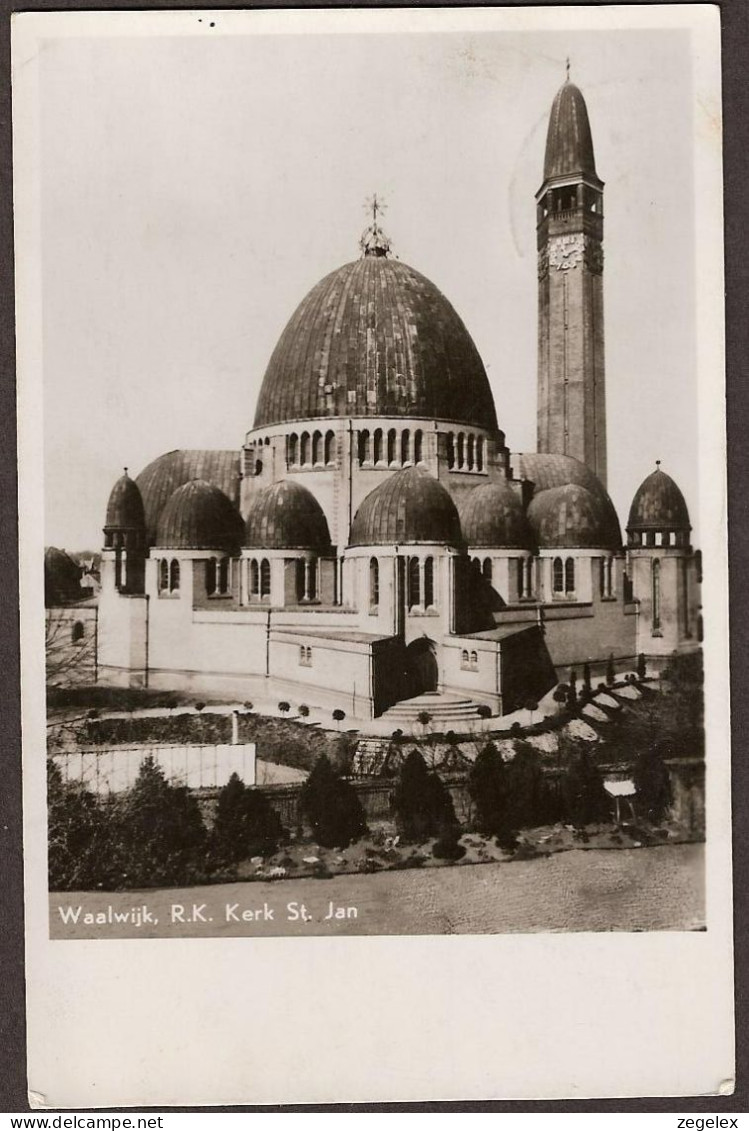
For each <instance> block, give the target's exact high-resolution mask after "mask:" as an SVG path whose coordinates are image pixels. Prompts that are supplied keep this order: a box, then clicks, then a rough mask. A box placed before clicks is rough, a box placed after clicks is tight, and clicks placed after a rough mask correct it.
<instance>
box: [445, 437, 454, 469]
mask: <svg viewBox="0 0 749 1131" xmlns="http://www.w3.org/2000/svg"><path fill="white" fill-rule="evenodd" d="M447 466H448V468H449V469H450V470H451V471H452V469H453V468H454V467H455V437H454V436H453V434H452V432H448V433H447Z"/></svg>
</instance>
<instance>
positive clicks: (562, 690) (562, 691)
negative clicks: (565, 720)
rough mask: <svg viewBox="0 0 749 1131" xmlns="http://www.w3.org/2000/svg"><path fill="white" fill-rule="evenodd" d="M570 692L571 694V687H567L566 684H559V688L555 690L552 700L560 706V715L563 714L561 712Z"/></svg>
mask: <svg viewBox="0 0 749 1131" xmlns="http://www.w3.org/2000/svg"><path fill="white" fill-rule="evenodd" d="M569 692H570V689H569V687H568V686H567V684H566V683H558V684H557V686H556V687H555V688H554V694H553V695H552V699H553V700H554V702H555V703H558V704H559V711H560V713H561V710H562V708H563V706H564V704H565V703H566V702H567V699H568V696H569Z"/></svg>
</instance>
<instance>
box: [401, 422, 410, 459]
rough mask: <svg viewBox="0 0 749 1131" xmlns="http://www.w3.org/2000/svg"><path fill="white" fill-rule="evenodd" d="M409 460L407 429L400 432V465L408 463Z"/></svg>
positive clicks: (408, 434)
mask: <svg viewBox="0 0 749 1131" xmlns="http://www.w3.org/2000/svg"><path fill="white" fill-rule="evenodd" d="M410 459H411V433H410V432H409V430H408V429H407V428H404V429H403V431H402V432H401V463H409V461H410Z"/></svg>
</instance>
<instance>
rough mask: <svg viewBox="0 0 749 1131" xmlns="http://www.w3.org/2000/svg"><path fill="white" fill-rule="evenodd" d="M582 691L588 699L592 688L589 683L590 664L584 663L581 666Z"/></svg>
mask: <svg viewBox="0 0 749 1131" xmlns="http://www.w3.org/2000/svg"><path fill="white" fill-rule="evenodd" d="M583 691H584V692H585V696H586V698H588V699H589V698H590V696H591V693H592V691H593V688H592V686H591V682H590V664H589V663H588V662H587V660H586V662H585V663H584V664H583Z"/></svg>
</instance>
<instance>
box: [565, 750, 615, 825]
mask: <svg viewBox="0 0 749 1131" xmlns="http://www.w3.org/2000/svg"><path fill="white" fill-rule="evenodd" d="M562 792H563V795H564V804H565V810H566V814H567V817H568V818H569V820H570V821H571V822H572V824H573V825H575V826H576V827H577V828H583V827H584V826H585V825H589V824H592V823H593V822H594V821H604V820H606V819H607V818H608V817H610V815H611V805H610V802H609V799H608V796H607V794H606V791H605V789H604V788H603V779H602V778H601V774H600V771H599V769H598V767H597V766H596V765H595V763H594V762H593V760H592V759H591V757H590V754H589V753H588V751H587V750H585V749H582V750H580V751H579V753H578V754H577V756H576V757H575V759H574V760H573V762H572V763H571V765H570V766H568V767H567V770H566V772H565V775H564V779H563V783H562Z"/></svg>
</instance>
